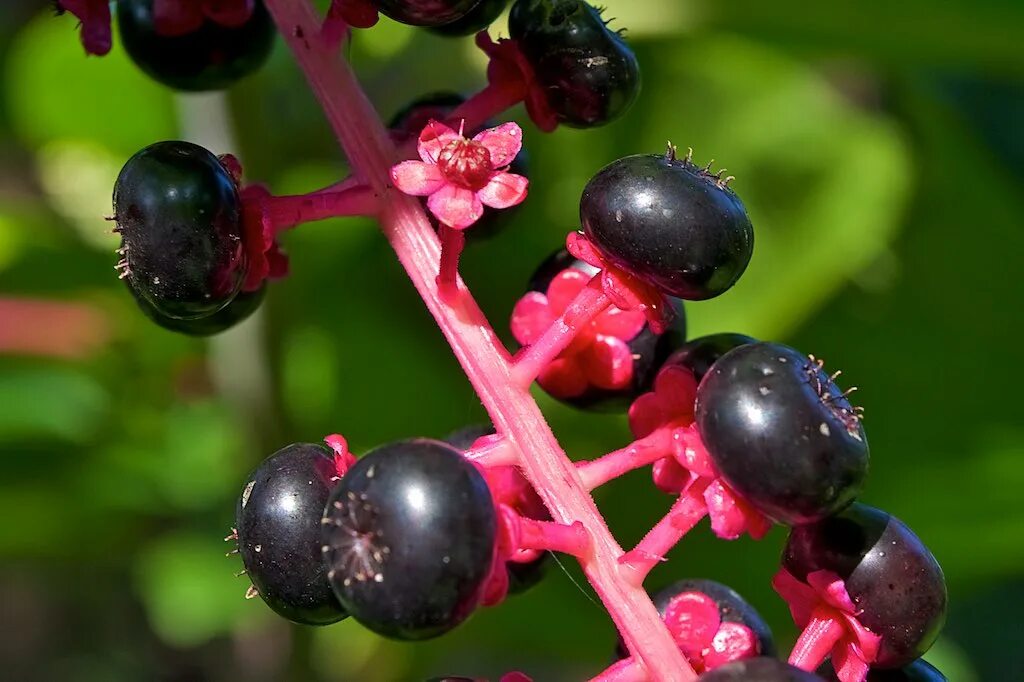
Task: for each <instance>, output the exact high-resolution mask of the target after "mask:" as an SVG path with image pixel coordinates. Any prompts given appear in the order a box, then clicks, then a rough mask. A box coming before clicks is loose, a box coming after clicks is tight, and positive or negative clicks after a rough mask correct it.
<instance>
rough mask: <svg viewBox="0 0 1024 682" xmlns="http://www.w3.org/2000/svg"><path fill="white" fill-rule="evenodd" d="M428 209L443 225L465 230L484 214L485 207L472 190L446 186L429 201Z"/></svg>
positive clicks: (431, 196) (432, 195)
mask: <svg viewBox="0 0 1024 682" xmlns="http://www.w3.org/2000/svg"><path fill="white" fill-rule="evenodd" d="M427 208H429V209H430V212H431V213H433V214H434V216H435V217H436V218H437V219H438V220H440V221H441V222H442V223H444V224H445V225H447V226H448V227H451V228H453V229H456V230H464V229H466V228H467V227H469V226H470V225H472V224H473V223H475V222H476V221H478V220H480V216H482V215H483V214H484V205H483V204H481V203H480V200H479V199H477V198H476V194H474V193H473V191H472V190H468V189H465V188H462V187H456V186H455V185H452V184H450V183H449V184H445V185H443V186H442V187H441V189H439V190H438V191H436V192H434V193H433V194H431V195H430V198H429V199H427Z"/></svg>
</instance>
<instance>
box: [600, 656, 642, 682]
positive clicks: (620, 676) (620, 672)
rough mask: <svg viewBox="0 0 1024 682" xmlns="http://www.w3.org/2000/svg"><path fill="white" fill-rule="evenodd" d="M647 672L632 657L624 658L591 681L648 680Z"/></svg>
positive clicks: (630, 681)
mask: <svg viewBox="0 0 1024 682" xmlns="http://www.w3.org/2000/svg"><path fill="white" fill-rule="evenodd" d="M646 680H647V674H646V673H645V672H644V668H643V666H641V665H637V663H636V661H634V660H633V659H632V658H624V659H622V660H621V661H616V662H615V663H612V664H611V665H610V666H608V667H607V668H605V671H604V672H603V673H601V674H600V675H598V676H597V677H595V678H593V679H591V680H590V682H646Z"/></svg>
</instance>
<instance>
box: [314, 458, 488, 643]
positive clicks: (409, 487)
mask: <svg viewBox="0 0 1024 682" xmlns="http://www.w3.org/2000/svg"><path fill="white" fill-rule="evenodd" d="M495 533H496V515H495V510H494V502H493V500H492V498H491V493H490V490H489V489H488V487H487V483H486V481H485V480H484V478H483V476H482V475H481V474H480V473H479V471H478V470H477V469H476V467H474V466H473V465H472V464H470V463H469V462H467V461H466V460H465V458H463V456H462V454H461V453H460V452H459V451H458V450H456V449H455V448H453V447H452V446H450V445H448V444H446V443H442V442H440V441H433V440H427V439H420V440H409V441H401V442H398V443H392V444H389V445H385V446H382V447H380V448H377V449H376V450H373V451H372V452H370V453H368V454H367V455H365V456H364V457H362V458H360V459H359V461H358V462H357V463H356V464H355V466H353V467H352V468H351V469H350V470H349V471H348V472H347V473H346V474H345V476H344V478H343V479H342V481H341V483H340V484H339V485H338V487H337V488H336V489H335V491H334V493H333V494H332V496H331V499H330V500H329V502H328V504H327V508H326V516H325V518H324V527H323V535H322V539H323V544H324V560H325V562H326V564H327V566H328V568H329V569H330V570H329V573H328V576H329V578H330V581H331V585H332V586H333V588H334V591H335V593H336V594H337V595H338V598H339V599H340V600H341V602H342V604H343V605H344V606H345V608H346V609H347V610H348V611H349V613H351V614H352V616H353V617H354V618H356V620H358V621H359V622H360V623H362V624H363V625H364V626H366V627H368V628H369V629H371V630H373V631H375V632H377V633H378V634H381V635H384V636H387V637H393V638H396V639H426V638H429V637H435V636H437V635H440V634H443V633H445V632H447V631H448V630H450V629H452V628H453V627H455V626H456V625H458V624H459V623H461V622H462V621H463V620H465V619H466V618H467V617H468V616H469V615H470V613H472V611H473V609H474V608H475V607H476V605H477V603H478V601H479V598H480V596H481V589H482V586H483V583H484V580H485V578H486V577H487V574H488V572H489V570H490V566H491V562H492V559H493V555H494V543H495Z"/></svg>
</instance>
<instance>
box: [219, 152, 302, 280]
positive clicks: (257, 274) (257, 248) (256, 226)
mask: <svg viewBox="0 0 1024 682" xmlns="http://www.w3.org/2000/svg"><path fill="white" fill-rule="evenodd" d="M231 158H232V159H233V158H234V157H231ZM228 170H229V171H231V167H230V166H228ZM239 196H240V197H241V199H242V226H243V229H244V230H245V250H246V256H247V257H248V261H249V264H248V266H249V269H248V272H247V274H246V278H245V282H243V283H242V291H256V290H257V289H259V288H260V286H262V284H263V282H264V280H267V279H278V278H281V277H285V276H287V275H288V257H287V256H285V255H284V254H283V253H282V252H281V249H280V246H279V245H278V243H277V241H276V239H275V233H274V226H273V223H272V221H271V220H270V219H269V217H268V216H267V215H266V212H265V211H264V206H263V204H264V200H265V199H266V198H267V197H269V196H270V192H269V191H267V188H266V187H264V186H262V185H258V184H254V185H249V186H248V187H244V188H242V190H241V191H240V192H239Z"/></svg>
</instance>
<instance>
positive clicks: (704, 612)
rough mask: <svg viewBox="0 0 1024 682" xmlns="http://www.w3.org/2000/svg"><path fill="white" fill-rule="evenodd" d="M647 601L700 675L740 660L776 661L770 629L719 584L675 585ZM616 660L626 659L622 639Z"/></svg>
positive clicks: (689, 582) (685, 582)
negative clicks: (769, 657)
mask: <svg viewBox="0 0 1024 682" xmlns="http://www.w3.org/2000/svg"><path fill="white" fill-rule="evenodd" d="M651 598H652V600H653V601H654V605H655V607H657V609H658V613H660V614H661V617H662V619H663V620H665V621H666V624H667V625H668V627H669V632H671V633H672V635H673V637H675V638H676V641H677V642H678V643H679V647H680V649H682V650H683V652H684V653H685V654H686V656H687V658H688V659H690V662H691V664H692V665H694V667H695V669H696V670H697V671H698V672H700V671H701V670H710V669H712V668H716V667H718V666H720V665H723V664H725V663H729V662H732V661H735V660H739V659H741V658H751V657H754V656H774V655H775V642H774V640H773V638H772V632H771V629H770V628H769V627H768V624H767V623H765V621H764V619H763V618H761V615H760V614H759V613H758V612H757V611H756V610H755V609H754V607H753V606H751V605H750V604H748V603H747V602H746V601H745V600H744V599H743V597H741V596H740V595H739V594H737V593H736V592H735V591H734V590H733V589H732V588H730V587H727V586H725V585H723V584H722V583H718V582H715V581H714V580H703V579H697V580H678V581H676V582H674V583H672V584H671V585H668V586H666V587H664V588H662V589H660V590H658V591H657V592H655V593H654V594H653V595H652V597H651ZM712 607H713V608H712ZM616 654H617V655H618V657H619V658H625V657H626V656H627V655H628V652H627V651H626V647H625V644H624V643H623V642H622V638H621V637H620V638H619V643H618V648H617V649H616Z"/></svg>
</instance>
